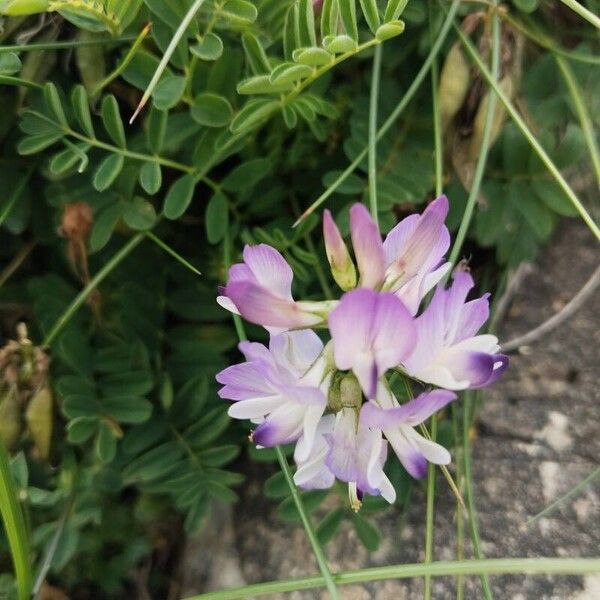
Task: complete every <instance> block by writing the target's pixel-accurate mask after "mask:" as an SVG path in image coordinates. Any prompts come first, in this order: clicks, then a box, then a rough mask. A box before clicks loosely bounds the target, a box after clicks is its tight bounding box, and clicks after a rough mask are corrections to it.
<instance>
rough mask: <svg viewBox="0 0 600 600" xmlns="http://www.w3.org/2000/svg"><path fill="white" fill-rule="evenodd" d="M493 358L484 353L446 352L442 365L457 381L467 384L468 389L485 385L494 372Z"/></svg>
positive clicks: (466, 351)
mask: <svg viewBox="0 0 600 600" xmlns="http://www.w3.org/2000/svg"><path fill="white" fill-rule="evenodd" d="M494 362H495V360H494V356H493V355H491V354H486V353H485V352H470V351H468V350H464V351H453V352H448V353H447V356H446V357H445V359H444V362H443V365H444V366H445V367H446V368H447V369H448V370H449V371H450V373H451V374H452V377H453V378H454V379H456V380H457V381H466V382H468V387H470V388H477V387H482V386H484V385H486V384H487V382H488V380H489V379H490V378H491V376H492V373H493V371H494Z"/></svg>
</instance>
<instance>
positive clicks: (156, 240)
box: [145, 231, 202, 275]
mask: <svg viewBox="0 0 600 600" xmlns="http://www.w3.org/2000/svg"><path fill="white" fill-rule="evenodd" d="M145 235H146V237H147V238H148V239H149V240H152V241H153V242H154V243H155V244H156V245H157V246H158V247H159V248H161V249H162V250H164V251H165V252H166V253H167V254H169V255H171V256H172V257H173V258H174V259H175V260H177V261H178V262H180V263H181V264H182V265H183V266H184V267H185V268H186V269H189V270H190V271H192V272H193V273H195V274H196V275H202V273H200V271H198V269H196V267H194V265H192V263H190V262H188V261H187V260H186V259H185V258H183V256H181V254H178V253H177V252H175V250H173V248H171V246H168V245H167V244H165V243H164V242H163V241H162V240H161V239H160V238H159V237H157V236H156V235H155V234H154V233H152V232H151V231H146V232H145Z"/></svg>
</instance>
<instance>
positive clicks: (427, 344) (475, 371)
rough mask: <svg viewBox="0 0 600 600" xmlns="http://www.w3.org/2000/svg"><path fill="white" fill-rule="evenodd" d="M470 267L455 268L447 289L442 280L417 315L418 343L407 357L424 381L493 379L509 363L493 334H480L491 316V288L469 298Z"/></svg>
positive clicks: (479, 382) (452, 385) (455, 383)
mask: <svg viewBox="0 0 600 600" xmlns="http://www.w3.org/2000/svg"><path fill="white" fill-rule="evenodd" d="M473 286H474V283H473V278H472V277H471V275H470V274H469V273H466V272H458V273H455V275H454V278H453V281H452V285H451V286H450V288H449V289H445V288H444V287H443V286H438V288H437V289H436V291H435V294H434V296H433V299H432V301H431V304H429V306H428V307H427V308H426V309H425V311H424V312H423V314H422V315H420V316H419V317H417V318H416V319H415V325H416V328H417V344H416V346H415V349H414V351H413V353H412V354H411V355H410V356H409V357H408V358H407V359H406V360H405V361H404V363H403V364H404V368H405V369H406V372H407V373H408V374H409V375H410V376H412V377H414V378H416V379H419V380H420V381H423V382H425V383H431V384H433V385H437V386H439V387H443V388H446V389H450V390H463V389H466V388H481V387H484V386H487V385H490V384H491V383H493V382H494V381H496V380H497V379H498V377H500V375H502V373H503V372H504V371H505V369H506V367H507V366H508V357H507V356H506V355H504V354H500V353H499V352H498V351H499V350H500V346H499V345H498V338H497V337H496V336H495V335H490V334H484V335H476V333H477V332H478V331H479V330H480V329H481V327H482V325H483V324H484V323H485V322H486V321H487V319H488V316H489V300H488V297H489V295H488V294H485V295H484V296H482V297H481V298H477V299H475V300H471V301H469V302H466V298H467V295H468V293H469V291H470V290H471V289H472V288H473Z"/></svg>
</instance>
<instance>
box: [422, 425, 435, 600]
mask: <svg viewBox="0 0 600 600" xmlns="http://www.w3.org/2000/svg"><path fill="white" fill-rule="evenodd" d="M436 436H437V415H433V416H432V417H431V439H432V440H433V441H435V438H436ZM434 517H435V465H433V464H429V467H428V468H427V512H426V516H425V564H431V563H432V562H433V528H434ZM431 584H432V581H431V576H430V575H426V576H425V590H424V593H423V596H424V598H425V600H430V599H431V589H432V587H431Z"/></svg>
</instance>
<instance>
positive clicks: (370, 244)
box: [350, 203, 385, 289]
mask: <svg viewBox="0 0 600 600" xmlns="http://www.w3.org/2000/svg"><path fill="white" fill-rule="evenodd" d="M350 232H351V235H352V246H353V248H354V256H355V257H356V263H357V265H358V271H359V273H360V285H361V286H362V287H366V288H372V289H375V288H378V287H379V286H380V285H381V283H382V282H383V280H384V277H385V254H384V252H383V244H382V242H381V235H380V233H379V229H378V228H377V225H376V224H375V222H374V221H373V219H372V218H371V215H370V214H369V211H368V210H367V209H366V207H365V206H364V204H359V203H357V204H355V205H354V206H353V207H352V208H351V209H350Z"/></svg>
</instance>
